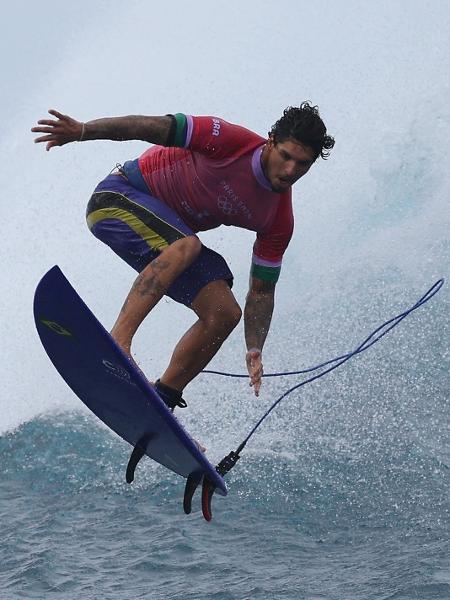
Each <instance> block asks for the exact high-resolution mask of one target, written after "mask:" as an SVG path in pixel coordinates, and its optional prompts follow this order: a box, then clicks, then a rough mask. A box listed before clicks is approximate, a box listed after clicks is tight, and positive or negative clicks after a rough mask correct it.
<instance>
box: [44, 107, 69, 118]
mask: <svg viewBox="0 0 450 600" xmlns="http://www.w3.org/2000/svg"><path fill="white" fill-rule="evenodd" d="M48 112H49V114H50V115H53V116H54V117H57V118H58V119H61V121H68V120H69V117H68V116H67V115H63V114H62V113H60V112H58V111H57V110H55V109H54V108H50V109H49V111H48Z"/></svg>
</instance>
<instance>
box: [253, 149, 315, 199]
mask: <svg viewBox="0 0 450 600" xmlns="http://www.w3.org/2000/svg"><path fill="white" fill-rule="evenodd" d="M315 158H316V157H315V153H314V151H313V149H312V148H310V147H309V146H304V145H303V144H301V143H300V142H297V141H296V140H294V139H293V138H289V139H287V140H285V141H284V142H274V140H273V139H272V138H269V140H268V142H267V144H266V146H265V148H264V150H263V153H262V155H261V162H262V166H263V169H264V173H265V175H266V177H267V179H268V180H269V181H270V185H271V186H272V189H273V191H274V192H278V193H282V192H285V191H286V190H288V189H289V188H290V187H291V185H293V184H294V183H295V182H296V181H297V180H298V179H300V177H303V175H305V174H306V173H307V172H308V171H309V169H310V168H311V165H312V164H313V162H314V160H315Z"/></svg>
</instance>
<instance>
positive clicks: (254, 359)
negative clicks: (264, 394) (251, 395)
mask: <svg viewBox="0 0 450 600" xmlns="http://www.w3.org/2000/svg"><path fill="white" fill-rule="evenodd" d="M245 358H246V362H247V369H248V373H249V375H250V386H251V387H253V389H254V391H255V396H259V390H260V388H261V378H262V375H263V373H264V369H263V364H262V353H261V350H258V348H251V349H250V350H249V351H248V352H247V355H246V357H245Z"/></svg>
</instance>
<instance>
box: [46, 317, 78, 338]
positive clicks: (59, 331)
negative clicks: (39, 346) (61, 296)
mask: <svg viewBox="0 0 450 600" xmlns="http://www.w3.org/2000/svg"><path fill="white" fill-rule="evenodd" d="M40 321H41V323H43V324H44V325H47V327H48V328H49V329H51V330H52V331H54V332H55V333H57V334H59V335H65V336H67V337H73V334H72V333H71V332H70V331H69V330H68V329H66V328H65V327H63V326H62V325H60V324H59V323H57V322H56V321H49V320H48V319H41V320H40Z"/></svg>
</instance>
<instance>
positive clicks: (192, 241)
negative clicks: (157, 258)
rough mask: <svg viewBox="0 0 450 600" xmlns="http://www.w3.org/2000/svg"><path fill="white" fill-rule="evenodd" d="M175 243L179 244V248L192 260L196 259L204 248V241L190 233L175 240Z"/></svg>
mask: <svg viewBox="0 0 450 600" xmlns="http://www.w3.org/2000/svg"><path fill="white" fill-rule="evenodd" d="M175 244H177V247H178V250H180V251H181V252H182V253H183V254H184V255H185V256H186V258H188V259H190V260H195V259H196V258H197V256H198V255H199V254H200V250H201V249H202V243H201V241H200V240H199V239H198V237H197V236H195V235H188V236H186V237H185V238H182V239H181V240H178V241H177V242H175Z"/></svg>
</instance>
